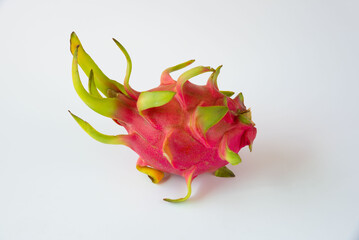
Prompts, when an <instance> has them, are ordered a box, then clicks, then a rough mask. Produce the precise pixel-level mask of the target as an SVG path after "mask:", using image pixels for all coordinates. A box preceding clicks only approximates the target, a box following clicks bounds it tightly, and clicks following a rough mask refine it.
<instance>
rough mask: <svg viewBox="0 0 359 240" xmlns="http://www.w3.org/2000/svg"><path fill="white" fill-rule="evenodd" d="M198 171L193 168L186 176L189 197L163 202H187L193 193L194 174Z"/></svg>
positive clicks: (166, 199)
mask: <svg viewBox="0 0 359 240" xmlns="http://www.w3.org/2000/svg"><path fill="white" fill-rule="evenodd" d="M195 171H196V168H193V169H192V170H191V171H190V172H189V174H188V175H187V176H186V183H187V195H186V196H185V197H183V198H178V199H169V198H164V199H163V200H165V201H167V202H171V203H179V202H184V201H186V200H187V199H188V198H189V197H190V196H191V193H192V188H191V184H192V178H193V173H194V172H195Z"/></svg>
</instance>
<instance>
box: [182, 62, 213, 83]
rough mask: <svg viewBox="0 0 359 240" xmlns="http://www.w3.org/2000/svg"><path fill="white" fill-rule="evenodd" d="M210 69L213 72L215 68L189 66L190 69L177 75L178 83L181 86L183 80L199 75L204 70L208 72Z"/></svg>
mask: <svg viewBox="0 0 359 240" xmlns="http://www.w3.org/2000/svg"><path fill="white" fill-rule="evenodd" d="M210 71H212V72H213V71H215V70H214V69H213V68H211V67H203V66H198V67H194V68H191V69H190V70H187V71H186V72H184V73H182V74H181V76H179V78H178V84H180V86H181V88H182V86H183V84H184V83H185V82H187V81H188V80H189V79H190V78H193V77H195V76H197V75H200V74H202V73H205V72H210Z"/></svg>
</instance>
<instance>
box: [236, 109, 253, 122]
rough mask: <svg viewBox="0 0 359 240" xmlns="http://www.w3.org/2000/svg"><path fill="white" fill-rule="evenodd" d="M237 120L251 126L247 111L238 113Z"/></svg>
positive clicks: (250, 114)
mask: <svg viewBox="0 0 359 240" xmlns="http://www.w3.org/2000/svg"><path fill="white" fill-rule="evenodd" d="M238 120H239V121H240V122H242V123H244V124H246V125H251V124H253V122H252V113H251V110H250V109H248V110H247V111H245V112H242V113H240V114H239V115H238Z"/></svg>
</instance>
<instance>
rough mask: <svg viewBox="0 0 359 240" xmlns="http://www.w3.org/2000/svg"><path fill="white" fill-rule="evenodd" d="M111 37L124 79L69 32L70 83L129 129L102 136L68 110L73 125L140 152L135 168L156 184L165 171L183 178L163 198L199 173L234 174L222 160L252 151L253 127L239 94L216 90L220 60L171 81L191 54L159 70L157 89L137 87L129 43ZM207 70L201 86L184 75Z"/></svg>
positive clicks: (233, 161)
mask: <svg viewBox="0 0 359 240" xmlns="http://www.w3.org/2000/svg"><path fill="white" fill-rule="evenodd" d="M113 40H114V42H115V43H116V45H117V46H118V47H119V48H120V49H121V51H122V52H123V54H124V55H125V57H126V60H127V69H126V76H125V79H124V84H123V85H122V84H120V83H118V82H116V81H114V80H111V79H109V78H108V77H107V76H106V75H105V74H104V73H103V72H102V71H101V70H100V68H99V67H98V66H97V65H96V64H95V62H94V61H93V60H92V58H91V57H90V56H89V55H88V54H87V53H86V52H85V50H84V49H83V47H82V44H81V43H80V41H79V39H78V37H77V35H76V34H75V33H72V34H71V40H70V49H71V53H72V54H73V62H72V78H73V85H74V88H75V90H76V92H77V94H78V95H79V96H80V98H81V99H82V101H84V102H85V103H86V104H87V105H88V106H89V107H90V108H91V109H92V110H94V111H95V112H97V113H99V114H101V115H103V116H105V117H109V118H112V119H113V120H114V122H116V123H117V124H118V125H120V126H122V127H124V128H125V129H126V131H127V132H128V134H125V135H117V136H112V135H105V134H102V133H100V132H98V131H96V130H95V129H94V128H93V127H92V126H91V125H90V124H89V123H87V122H86V121H84V120H82V119H81V118H79V117H77V116H76V115H74V114H72V113H71V112H70V113H71V115H72V116H73V118H74V119H75V120H76V121H77V123H78V124H79V125H80V126H81V127H82V128H83V129H84V130H85V131H86V132H87V133H88V134H89V135H90V136H91V137H93V138H94V139H95V140H98V141H100V142H102V143H107V144H122V145H125V146H128V147H130V148H131V149H132V150H134V151H135V152H136V153H137V154H138V155H139V159H138V160H137V164H136V168H137V169H138V170H139V171H140V172H142V173H145V174H147V175H148V177H149V178H150V179H151V180H152V182H153V183H159V182H160V181H161V179H162V178H163V177H164V173H168V174H177V175H180V176H183V177H184V178H185V180H186V183H187V195H186V196H185V197H183V198H178V199H168V198H165V199H164V200H165V201H168V202H182V201H185V200H187V199H188V198H189V197H190V195H191V183H192V180H193V179H194V178H196V177H197V176H198V175H200V174H202V173H205V172H214V173H215V175H216V176H218V177H234V174H233V172H232V171H231V170H229V169H228V168H227V167H226V165H227V164H228V163H230V164H232V165H236V164H238V163H240V162H241V158H240V157H239V155H238V154H237V153H238V151H239V150H240V149H241V148H242V147H244V146H247V145H248V146H249V149H250V150H252V143H253V140H254V138H255V136H256V132H257V130H256V128H255V127H254V123H253V122H252V120H251V111H250V109H247V108H246V107H245V105H244V102H243V95H242V93H239V94H238V95H237V96H236V97H235V98H233V99H232V98H231V96H232V95H233V94H234V93H233V92H231V91H219V89H218V86H217V77H218V74H219V72H220V69H221V67H222V66H219V67H218V68H217V69H213V68H211V67H203V66H198V67H194V68H192V69H190V70H187V71H185V72H184V73H182V75H180V76H179V78H178V79H177V81H175V80H173V79H172V77H171V76H170V73H171V72H173V71H177V70H180V69H182V68H185V67H187V66H188V65H190V64H192V63H193V62H194V60H190V61H187V62H184V63H181V64H179V65H176V66H173V67H170V68H167V69H166V70H164V71H163V73H162V75H161V83H160V85H159V86H158V87H156V88H154V89H151V90H148V91H144V92H138V91H136V90H134V89H132V88H131V87H130V85H129V78H130V74H131V70H132V62H131V58H130V56H129V54H128V53H127V51H126V49H125V48H124V47H123V46H122V45H121V44H120V43H119V42H118V41H117V40H116V39H113ZM78 65H80V67H81V68H82V70H83V71H84V72H85V74H86V75H87V76H88V78H89V82H88V91H87V90H86V89H85V88H84V87H83V85H82V83H81V80H80V77H79V71H78ZM206 72H210V73H211V75H210V77H209V79H208V81H207V84H206V85H204V86H200V85H196V84H193V83H191V82H189V81H188V80H189V79H190V78H192V77H195V76H197V75H199V74H202V73H206ZM100 92H101V93H102V94H101V93H100Z"/></svg>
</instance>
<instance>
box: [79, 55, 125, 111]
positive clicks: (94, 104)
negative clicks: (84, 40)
mask: <svg viewBox="0 0 359 240" xmlns="http://www.w3.org/2000/svg"><path fill="white" fill-rule="evenodd" d="M77 52H78V48H76V49H75V51H74V54H73V56H74V57H73V62H72V81H73V85H74V87H75V90H76V92H77V94H78V95H79V96H80V98H81V99H82V101H84V103H86V105H87V106H89V107H90V108H91V109H92V110H94V111H95V112H97V113H99V114H101V115H103V116H106V117H111V118H112V117H113V116H114V115H115V113H116V111H117V107H118V104H119V101H118V100H117V99H114V98H98V97H94V96H92V95H91V94H89V93H88V92H87V91H86V90H85V88H84V87H83V86H82V83H81V80H80V76H79V71H78V62H77Z"/></svg>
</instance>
